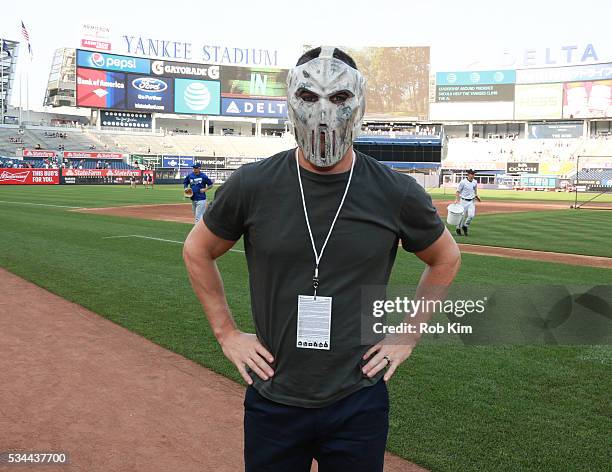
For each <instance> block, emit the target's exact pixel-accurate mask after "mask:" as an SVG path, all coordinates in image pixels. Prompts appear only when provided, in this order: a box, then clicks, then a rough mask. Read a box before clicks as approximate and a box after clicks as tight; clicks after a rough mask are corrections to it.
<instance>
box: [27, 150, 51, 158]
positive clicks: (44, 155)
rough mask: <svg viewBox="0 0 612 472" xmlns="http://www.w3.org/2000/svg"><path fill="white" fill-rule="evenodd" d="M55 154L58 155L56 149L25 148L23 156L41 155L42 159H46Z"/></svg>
mask: <svg viewBox="0 0 612 472" xmlns="http://www.w3.org/2000/svg"><path fill="white" fill-rule="evenodd" d="M55 156H57V152H55V151H43V150H42V149H24V150H23V157H40V158H41V159H46V158H50V157H55Z"/></svg>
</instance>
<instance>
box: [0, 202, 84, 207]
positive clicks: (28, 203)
mask: <svg viewBox="0 0 612 472" xmlns="http://www.w3.org/2000/svg"><path fill="white" fill-rule="evenodd" d="M0 203H14V204H16V205H37V206H45V207H56V208H72V209H77V208H82V207H73V206H68V205H52V204H51V203H30V202H9V201H7V200H0Z"/></svg>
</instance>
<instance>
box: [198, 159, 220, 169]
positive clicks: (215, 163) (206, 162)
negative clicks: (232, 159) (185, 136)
mask: <svg viewBox="0 0 612 472" xmlns="http://www.w3.org/2000/svg"><path fill="white" fill-rule="evenodd" d="M197 162H199V163H200V164H202V167H225V158H224V157H198V159H197Z"/></svg>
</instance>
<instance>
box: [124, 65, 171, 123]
mask: <svg viewBox="0 0 612 472" xmlns="http://www.w3.org/2000/svg"><path fill="white" fill-rule="evenodd" d="M126 82H127V108H128V109H129V110H134V111H151V112H159V113H172V112H173V111H174V103H173V101H174V100H173V99H174V96H173V95H174V94H173V92H174V81H173V80H172V79H168V78H166V77H150V76H142V75H132V74H128V76H127V81H126Z"/></svg>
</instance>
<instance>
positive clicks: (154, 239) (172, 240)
mask: <svg viewBox="0 0 612 472" xmlns="http://www.w3.org/2000/svg"><path fill="white" fill-rule="evenodd" d="M118 238H140V239H151V240H153V241H162V242H164V243H174V244H183V243H184V241H176V240H174V239H163V238H154V237H152V236H142V235H140V234H128V235H125V236H105V237H103V238H102V239H118ZM230 251H232V252H240V253H242V254H244V251H243V250H241V249H233V248H232V249H230Z"/></svg>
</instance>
